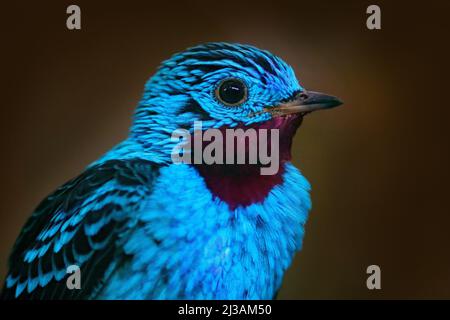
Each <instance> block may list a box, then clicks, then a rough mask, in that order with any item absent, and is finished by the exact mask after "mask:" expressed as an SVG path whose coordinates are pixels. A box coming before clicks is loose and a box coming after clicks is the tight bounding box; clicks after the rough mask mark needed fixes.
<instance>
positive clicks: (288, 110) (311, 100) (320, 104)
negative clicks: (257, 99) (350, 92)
mask: <svg viewBox="0 0 450 320" xmlns="http://www.w3.org/2000/svg"><path fill="white" fill-rule="evenodd" d="M341 104H342V101H341V100H339V99H338V98H336V97H334V96H330V95H328V94H324V93H320V92H314V91H302V92H300V93H299V94H297V95H296V96H295V97H294V98H293V99H292V100H290V101H288V102H285V103H281V104H279V105H277V106H274V107H267V108H264V111H265V112H269V113H271V114H272V116H274V117H276V116H284V115H288V114H295V113H299V114H301V115H305V114H307V113H310V112H313V111H317V110H322V109H330V108H334V107H337V106H339V105H341Z"/></svg>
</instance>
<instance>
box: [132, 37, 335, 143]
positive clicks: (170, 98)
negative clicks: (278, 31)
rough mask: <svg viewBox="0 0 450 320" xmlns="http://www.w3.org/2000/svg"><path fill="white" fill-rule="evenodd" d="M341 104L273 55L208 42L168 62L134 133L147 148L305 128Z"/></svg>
mask: <svg viewBox="0 0 450 320" xmlns="http://www.w3.org/2000/svg"><path fill="white" fill-rule="evenodd" d="M340 104H341V102H340V101H339V100H338V99H337V98H335V97H333V96H329V95H326V94H321V93H318V92H312V91H307V90H305V89H304V88H303V87H302V86H301V85H300V84H299V82H298V80H297V78H296V77H295V74H294V71H293V69H292V68H291V67H290V66H289V65H288V64H287V63H285V62H284V61H283V60H282V59H280V58H279V57H277V56H274V55H273V54H271V53H270V52H268V51H264V50H260V49H257V48H255V47H253V46H249V45H241V44H229V43H220V42H219V43H207V44H203V45H199V46H196V47H192V48H189V49H187V50H185V51H183V52H181V53H178V54H175V55H174V56H172V57H171V58H170V59H169V60H166V61H164V62H163V63H162V64H161V66H160V67H159V70H158V72H157V73H156V74H155V75H154V76H153V77H151V78H150V80H149V81H148V82H147V84H146V85H145V90H144V95H143V98H142V100H141V102H140V104H139V107H138V108H137V112H136V116H135V123H134V126H133V133H134V134H135V136H136V137H138V139H139V140H140V141H141V142H142V143H143V144H144V145H148V146H151V145H152V144H159V145H160V144H161V139H164V138H167V135H166V134H164V133H168V132H172V131H173V130H176V129H178V128H184V129H188V130H193V125H194V121H202V128H203V130H206V129H209V128H223V127H229V128H234V127H240V126H244V127H245V126H254V127H258V126H259V125H261V126H263V127H265V128H271V127H274V128H276V127H279V126H282V125H283V124H287V123H290V122H296V123H297V125H299V124H300V123H301V119H302V117H303V116H304V115H305V114H307V113H310V112H312V111H315V110H320V109H324V108H331V107H335V106H338V105H340Z"/></svg>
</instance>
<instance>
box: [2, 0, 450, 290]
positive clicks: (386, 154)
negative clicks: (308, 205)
mask: <svg viewBox="0 0 450 320" xmlns="http://www.w3.org/2000/svg"><path fill="white" fill-rule="evenodd" d="M94 2H95V3H94ZM335 2H336V3H335ZM396 2H397V1H396ZM71 3H72V2H67V1H54V2H47V3H43V2H40V3H39V4H31V1H30V3H29V4H20V5H11V4H2V7H1V12H2V15H1V18H0V20H1V22H0V23H1V29H0V30H1V33H2V35H1V40H0V41H1V61H2V64H3V66H2V69H1V70H2V74H1V81H2V85H1V88H2V97H1V98H2V99H1V101H2V108H1V112H2V117H1V130H2V131H1V135H0V137H1V151H2V156H1V164H0V168H1V171H2V176H1V181H2V184H1V185H2V187H1V196H2V200H1V202H0V205H1V210H0V212H1V215H0V224H1V225H0V228H1V229H0V266H1V268H0V274H1V276H0V277H1V278H2V279H3V277H4V274H5V272H6V258H7V255H8V252H9V249H10V247H11V246H12V244H13V242H14V239H15V238H16V236H17V234H18V232H19V230H20V228H21V226H22V225H23V223H24V221H25V219H26V218H27V217H28V216H29V214H30V213H31V211H32V210H33V208H34V207H35V205H36V204H37V203H38V202H39V201H40V200H41V199H42V198H43V197H44V196H45V195H46V194H48V193H49V192H51V191H52V190H53V189H54V188H55V187H57V186H58V185H60V184H61V183H63V182H65V181H66V180H67V179H69V178H71V177H73V176H75V175H77V174H78V173H80V172H81V171H82V170H83V168H84V167H85V166H86V165H88V164H89V163H90V162H91V161H93V160H95V159H96V158H97V157H99V156H100V155H101V154H102V153H103V152H104V151H106V150H107V149H109V148H110V147H112V146H113V145H114V144H115V143H117V142H119V141H120V140H121V139H122V138H124V137H125V136H126V134H127V129H128V126H129V124H130V118H131V115H132V112H133V109H134V107H135V106H136V104H137V102H138V100H139V98H140V95H141V90H142V88H143V85H144V82H145V81H146V79H147V78H148V77H149V76H150V75H152V73H153V72H154V70H155V68H156V67H157V65H158V63H159V62H160V61H161V60H163V59H166V58H168V57H169V56H170V55H171V54H172V53H174V52H177V51H180V50H182V49H184V48H185V47H187V46H192V45H195V44H198V43H202V42H207V41H232V42H243V43H249V44H254V45H257V46H259V47H261V48H265V49H268V50H270V51H272V52H273V53H276V54H278V55H280V56H281V57H283V58H284V59H285V60H286V61H288V62H289V63H290V64H292V66H293V67H294V68H295V69H296V71H297V76H298V77H299V78H300V79H301V82H302V84H303V85H304V86H305V87H307V88H311V89H315V90H321V91H324V92H329V93H332V94H335V95H337V96H339V97H341V98H342V99H343V100H344V101H345V105H344V106H343V107H342V108H340V109H335V110H332V111H329V112H321V113H317V114H314V115H311V116H310V117H308V118H307V119H306V120H305V122H304V124H303V127H302V128H301V130H300V131H299V134H298V135H297V138H296V140H295V151H294V156H295V159H294V162H295V164H296V165H298V166H299V167H300V168H301V169H302V171H303V173H304V174H305V175H306V176H307V178H308V179H309V180H310V182H311V183H312V185H313V192H312V198H313V210H312V213H311V216H310V220H309V222H308V224H307V232H306V238H305V246H304V250H303V251H302V252H301V253H300V254H299V255H297V257H296V259H295V262H294V264H293V266H292V267H291V269H290V270H289V271H288V272H287V275H286V278H285V281H284V284H283V288H282V290H281V292H280V295H279V297H280V298H289V299H297V298H450V252H449V245H450V233H449V229H450V210H449V208H448V198H449V193H448V191H449V187H448V185H449V178H450V177H449V170H448V164H449V160H450V159H449V151H448V150H449V140H448V137H449V135H448V133H447V128H448V126H449V124H448V123H449V115H450V112H449V103H448V100H449V98H448V97H449V95H448V94H449V90H450V89H449V86H448V85H449V81H448V80H447V79H448V76H449V70H448V64H446V63H444V61H446V60H447V59H448V57H449V56H450V55H449V52H448V41H449V40H448V39H449V34H448V33H449V23H448V20H449V19H448V17H447V16H446V15H448V14H449V12H450V11H449V9H450V7H449V6H448V5H444V3H445V2H444V1H442V2H433V1H427V2H426V3H424V4H422V5H421V6H419V5H417V6H415V5H413V4H412V3H407V2H404V3H400V2H397V4H395V5H394V4H392V3H384V2H380V1H377V2H376V3H378V4H380V6H381V9H382V30H381V31H369V30H367V29H366V27H365V20H366V14H365V9H366V7H367V5H369V4H371V3H370V2H365V1H359V2H349V1H339V3H338V1H330V2H328V1H327V2H326V1H307V2H302V1H292V3H290V2H284V1H279V0H278V1H274V3H273V4H270V3H266V2H261V1H258V2H256V1H255V2H253V1H252V2H246V3H241V1H238V0H231V1H230V0H219V1H204V2H197V1H189V3H190V4H189V5H188V4H182V3H176V2H174V1H160V2H159V3H158V4H156V3H153V2H152V1H146V2H142V3H140V2H134V1H122V2H121V3H120V4H119V3H117V4H116V3H114V4H113V3H110V2H109V1H108V2H106V1H102V2H99V1H91V2H90V3H89V2H88V1H74V3H76V4H78V5H80V6H81V9H82V30H81V31H69V30H67V29H66V26H65V20H66V14H65V9H66V7H67V6H68V5H69V4H71ZM370 264H378V265H380V266H381V269H382V290H380V291H376V292H375V291H369V290H367V288H366V285H365V281H366V277H367V275H366V273H365V270H366V267H367V266H368V265H370Z"/></svg>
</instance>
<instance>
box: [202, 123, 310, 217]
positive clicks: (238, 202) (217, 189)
mask: <svg viewBox="0 0 450 320" xmlns="http://www.w3.org/2000/svg"><path fill="white" fill-rule="evenodd" d="M301 122H302V118H301V117H289V118H274V119H272V120H269V121H267V122H265V123H262V124H255V125H252V126H246V127H243V128H244V129H249V128H251V129H255V130H256V131H257V134H256V137H257V141H253V143H254V144H256V145H257V146H258V148H261V136H260V132H261V131H262V130H265V131H263V132H264V133H265V132H269V137H267V139H265V142H264V143H267V144H268V146H266V148H265V150H266V151H268V153H270V158H271V160H274V162H275V164H274V163H271V164H270V166H271V170H270V174H267V171H266V174H264V173H263V171H262V168H263V167H266V168H267V166H264V165H262V164H261V162H259V160H260V159H259V158H258V162H257V164H248V159H249V158H250V157H249V156H248V151H249V143H248V142H247V141H246V140H241V143H242V144H244V146H243V147H242V148H241V149H240V150H244V152H246V155H245V159H247V162H246V163H245V164H212V165H206V164H199V165H194V167H195V168H196V169H197V171H198V172H199V174H200V175H201V176H202V177H203V179H204V180H205V183H206V185H207V187H208V188H209V189H210V191H211V192H212V194H213V195H214V196H216V197H217V198H219V199H220V200H222V201H224V202H225V203H227V204H228V206H229V207H230V209H232V210H234V209H235V208H237V207H239V206H242V207H246V206H249V205H252V204H254V203H262V202H263V201H264V200H265V199H266V197H267V195H268V194H269V192H270V191H271V190H272V189H273V188H274V187H276V186H277V185H279V184H281V183H282V182H283V174H284V170H285V164H286V163H287V162H289V161H290V160H291V146H292V139H293V136H294V134H295V132H296V130H297V128H298V127H299V126H300V124H301ZM268 129H269V130H268ZM272 129H276V130H278V138H277V139H274V140H272V136H271V134H270V132H271V131H270V130H272ZM222 131H224V130H222ZM242 141H243V142H242ZM274 141H275V143H277V144H278V146H277V148H274V147H273V145H272V143H273V142H274ZM238 144H239V139H237V140H235V144H234V145H233V148H231V150H233V152H235V154H236V153H237V152H238V151H237V149H239V146H238ZM229 151H230V148H227V147H226V143H225V146H224V150H223V153H224V158H226V154H225V153H227V152H229ZM259 151H260V150H259V149H258V152H259ZM259 155H260V154H259ZM275 158H276V159H275Z"/></svg>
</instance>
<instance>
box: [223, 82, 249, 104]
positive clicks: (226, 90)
mask: <svg viewBox="0 0 450 320" xmlns="http://www.w3.org/2000/svg"><path fill="white" fill-rule="evenodd" d="M215 94H216V97H217V99H218V100H219V101H220V102H222V103H223V104H224V105H226V106H230V107H235V106H238V105H240V104H242V103H244V102H245V100H247V87H246V85H245V83H244V82H243V81H242V80H239V79H226V80H224V81H222V82H221V83H220V84H219V86H218V87H217V89H216V92H215Z"/></svg>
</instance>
